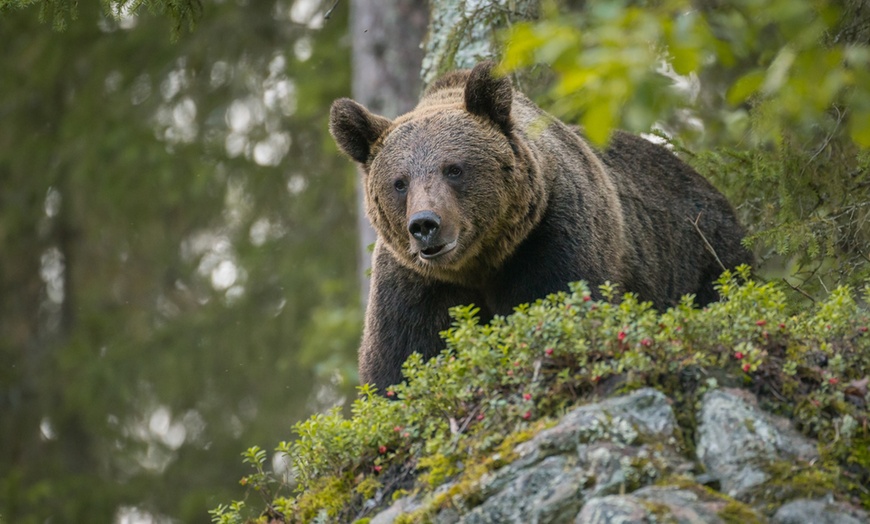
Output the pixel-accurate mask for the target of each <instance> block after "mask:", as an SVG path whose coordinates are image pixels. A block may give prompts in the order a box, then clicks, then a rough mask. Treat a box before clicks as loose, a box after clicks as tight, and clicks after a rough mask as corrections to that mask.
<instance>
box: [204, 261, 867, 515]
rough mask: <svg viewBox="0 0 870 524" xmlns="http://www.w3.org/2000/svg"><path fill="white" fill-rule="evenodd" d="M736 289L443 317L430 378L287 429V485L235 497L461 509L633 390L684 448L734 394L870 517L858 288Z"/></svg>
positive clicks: (551, 300)
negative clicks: (714, 396) (799, 303)
mask: <svg viewBox="0 0 870 524" xmlns="http://www.w3.org/2000/svg"><path fill="white" fill-rule="evenodd" d="M748 275H749V269H748V268H746V267H743V268H740V269H738V271H737V272H736V273H733V274H732V273H730V272H728V273H725V274H724V275H723V276H722V278H721V279H720V280H719V281H718V284H717V289H718V290H719V292H720V294H721V296H722V300H721V301H720V302H717V303H713V304H711V305H709V306H708V307H706V308H704V309H697V308H695V307H693V304H692V297H691V296H687V297H685V299H684V300H683V301H682V303H681V304H679V305H678V306H677V307H674V308H671V309H670V310H668V311H666V312H664V313H658V312H656V311H655V310H653V309H652V308H651V306H650V304H649V303H642V302H639V301H638V300H637V299H636V298H635V297H634V296H633V295H631V294H626V295H624V296H622V297H619V296H618V295H617V290H616V289H615V288H614V287H613V286H610V285H605V286H603V287H602V290H603V292H604V296H605V297H607V300H604V301H595V300H592V299H591V298H590V293H589V289H588V287H587V286H586V285H585V284H584V283H582V282H581V283H577V284H573V285H572V286H571V292H570V293H558V294H555V295H552V296H550V297H547V299H545V300H539V301H538V302H536V303H535V304H531V305H523V306H520V307H518V308H517V310H516V312H515V313H514V314H512V315H510V316H508V317H497V318H495V319H494V320H493V321H492V322H491V323H489V324H486V325H482V324H480V322H479V320H478V318H477V317H476V316H475V315H476V312H477V309H476V308H475V307H474V306H466V307H457V308H454V309H453V311H452V314H453V318H454V324H453V327H452V328H451V329H450V330H448V331H446V332H445V333H444V337H445V340H446V345H447V349H446V350H445V351H444V352H443V353H442V354H440V355H439V356H437V357H436V358H433V359H432V360H430V361H428V362H424V361H423V360H422V358H420V357H419V355H416V354H415V355H413V356H412V357H411V358H410V359H408V361H407V363H406V364H405V368H404V371H405V376H406V377H407V381H406V383H403V384H399V385H396V386H395V387H393V388H391V389H389V390H388V391H386V397H383V396H380V395H377V394H376V393H375V391H374V390H373V389H372V388H370V387H368V386H363V387H361V388H360V398H359V399H358V400H356V401H355V402H354V403H353V407H352V414H351V416H350V417H349V418H347V417H345V416H344V415H343V414H342V413H341V412H340V411H339V410H333V411H331V412H329V413H326V414H321V415H315V416H313V417H312V418H310V419H309V420H307V421H304V422H301V423H299V424H297V425H296V428H295V431H296V433H297V435H298V436H297V438H296V440H294V441H293V442H282V443H281V444H280V445H279V446H278V448H277V450H276V451H277V452H278V453H281V454H286V456H288V457H289V459H290V461H291V462H292V467H291V470H292V473H293V479H292V481H288V480H286V479H278V478H275V477H274V475H273V474H270V473H268V472H266V471H265V470H264V468H263V464H264V463H265V459H266V454H265V453H264V452H263V451H262V450H260V449H259V448H252V449H250V450H248V451H247V452H246V453H245V461H246V462H248V463H250V464H252V465H253V466H254V473H252V474H251V475H249V476H247V477H245V478H244V479H242V483H243V484H244V485H246V486H247V487H248V489H249V494H250V493H251V492H259V493H261V494H263V495H264V498H265V501H266V505H267V510H266V513H264V514H263V515H267V516H270V517H276V516H281V518H283V519H286V521H287V522H299V521H302V522H308V521H325V520H336V519H338V520H341V521H352V520H354V519H361V518H363V517H366V516H370V515H372V514H373V513H374V510H375V508H376V507H380V506H384V505H387V504H389V501H390V500H391V498H392V496H394V495H395V496H398V495H401V494H405V493H407V492H409V491H411V490H424V491H427V490H431V489H433V488H434V487H436V486H438V485H440V484H442V483H443V482H445V481H446V480H448V479H452V478H458V479H460V482H459V483H457V486H458V487H457V488H456V489H454V490H453V491H451V494H452V495H459V496H463V497H471V496H473V489H472V487H471V486H473V480H474V479H475V478H477V477H479V476H480V475H481V474H483V473H485V472H486V471H488V470H491V469H494V468H497V467H500V466H502V465H504V464H505V463H507V462H509V461H510V460H511V458H512V457H511V450H512V449H513V446H514V445H515V444H517V443H518V442H520V441H522V440H525V439H527V438H530V437H531V436H532V435H533V434H534V432H535V431H537V430H539V429H541V428H543V427H545V426H546V424H548V423H549V421H551V420H552V419H553V418H554V417H557V416H558V415H559V414H560V413H563V412H564V411H565V410H566V409H567V408H569V407H570V406H572V405H575V404H577V403H581V402H584V401H588V400H590V399H593V398H596V397H600V396H604V395H609V394H615V393H620V392H625V391H630V390H633V389H636V388H640V387H644V386H652V387H656V388H658V389H660V390H662V391H664V392H665V393H666V394H668V395H670V396H671V398H673V399H674V400H675V402H676V408H677V409H676V411H677V413H678V417H679V419H680V420H679V421H680V424H681V426H682V430H683V434H684V435H686V436H687V437H688V439H687V441H688V442H687V445H690V442H691V437H692V435H693V431H694V420H693V417H694V415H693V414H694V411H695V405H696V401H697V400H698V399H699V398H700V395H701V394H702V393H703V392H704V391H706V390H708V389H709V388H711V387H717V386H718V385H732V386H735V385H739V386H744V387H750V388H752V389H753V390H755V391H756V392H758V393H759V394H760V395H761V398H762V400H763V402H765V403H766V404H767V407H768V408H769V409H772V410H774V411H777V412H779V413H781V414H783V415H785V416H788V417H790V418H792V419H793V420H794V421H795V423H796V424H797V426H798V427H799V428H800V429H801V430H802V431H803V432H805V433H806V434H808V435H811V436H814V437H816V438H818V439H819V440H820V442H821V444H820V446H821V447H822V450H821V451H822V456H823V458H824V460H823V461H822V463H820V465H819V467H820V468H825V469H824V471H827V472H835V473H836V474H830V475H828V476H827V477H825V478H826V479H827V481H829V482H832V483H834V485H836V487H837V488H838V490H839V491H841V492H847V493H851V494H853V495H854V496H856V497H860V499H861V500H862V502H863V504H864V505H865V506H867V507H870V496H868V494H867V493H866V491H864V490H863V489H862V488H861V486H866V485H868V483H870V454H868V453H867V452H866V450H867V449H868V448H867V444H868V443H870V430H868V427H867V424H868V422H870V421H868V415H867V401H868V395H867V381H868V374H870V334H868V332H867V328H868V323H870V320H868V311H867V309H866V308H865V307H863V306H861V305H859V302H863V303H866V302H867V301H868V300H870V286H868V287H865V289H864V290H863V294H862V296H861V297H860V298H856V296H855V294H854V293H853V291H852V290H851V289H849V288H847V287H842V288H838V289H837V290H835V291H834V292H832V293H831V295H830V297H829V299H828V300H826V301H825V302H822V303H819V304H818V305H816V306H815V307H814V308H812V309H807V310H804V311H795V310H793V309H792V308H790V307H789V306H788V304H789V300H787V298H788V297H787V293H789V292H791V291H790V290H789V289H788V288H785V287H783V286H782V285H781V284H774V283H767V284H760V283H757V282H755V281H752V280H749V278H748ZM244 511H245V508H244V504H243V503H240V502H234V503H233V504H231V505H229V506H221V507H219V508H218V509H216V510H214V511H213V512H212V515H213V517H214V521H215V522H220V523H233V522H242V520H243V518H244V517H243V515H244ZM261 519H263V520H264V521H265V520H266V517H265V516H264V517H261ZM254 521H255V520H254Z"/></svg>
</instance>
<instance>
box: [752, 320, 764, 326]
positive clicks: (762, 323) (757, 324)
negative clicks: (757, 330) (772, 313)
mask: <svg viewBox="0 0 870 524" xmlns="http://www.w3.org/2000/svg"><path fill="white" fill-rule="evenodd" d="M765 324H767V321H766V320H759V321H757V322H755V325H756V326H763V325H765Z"/></svg>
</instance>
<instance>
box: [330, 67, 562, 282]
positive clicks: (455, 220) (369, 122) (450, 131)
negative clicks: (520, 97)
mask: <svg viewBox="0 0 870 524" xmlns="http://www.w3.org/2000/svg"><path fill="white" fill-rule="evenodd" d="M514 98H515V97H514V92H513V88H512V87H511V83H510V80H509V79H508V78H507V77H497V76H495V75H494V74H493V64H492V63H491V62H484V63H481V64H478V65H477V66H476V67H475V68H474V69H473V70H471V71H457V72H454V73H451V74H448V75H447V76H445V77H443V78H442V79H440V80H438V81H437V82H435V83H434V84H433V85H432V86H431V87H430V88H429V89H428V90H427V92H426V93H425V94H424V96H423V99H422V101H421V102H420V104H419V105H418V106H417V108H416V109H414V110H413V111H412V112H410V113H407V114H405V115H403V116H400V117H398V118H397V119H395V120H393V121H391V120H389V119H387V118H384V117H382V116H378V115H375V114H372V113H371V112H369V111H368V110H367V109H366V108H364V107H363V106H361V105H360V104H358V103H356V102H354V101H353V100H350V99H346V98H344V99H340V100H336V101H335V102H334V103H333V105H332V110H331V113H330V123H329V130H330V132H331V133H332V136H333V137H334V138H335V141H336V143H337V144H338V147H339V148H340V149H341V150H342V151H343V152H344V153H346V154H347V155H348V156H350V157H351V158H352V159H353V160H355V161H356V162H358V163H359V164H360V166H361V167H362V172H363V177H364V182H363V187H364V190H365V201H366V213H367V214H368V217H369V219H370V220H371V222H372V225H373V226H374V228H375V230H376V231H377V232H378V235H379V237H380V238H381V241H382V242H383V244H384V245H385V246H386V247H387V248H388V249H389V250H390V252H391V253H393V255H394V256H395V257H396V258H397V259H398V260H399V262H400V263H402V264H403V265H405V266H406V267H409V268H411V269H413V270H415V271H417V272H419V273H421V274H424V275H427V276H430V277H433V278H436V279H439V280H444V281H448V282H454V283H460V284H465V285H474V284H477V283H479V282H480V279H481V278H483V277H485V276H486V274H487V273H488V272H490V271H492V270H494V269H496V268H497V267H498V266H499V265H500V264H501V263H502V262H503V261H504V259H505V258H506V257H507V256H509V255H510V254H511V253H512V252H513V251H514V250H515V249H516V247H517V245H519V243H520V242H522V240H523V239H524V238H525V237H526V235H527V234H528V232H529V231H530V230H531V228H533V227H534V226H535V225H536V224H537V223H538V222H539V221H540V217H541V215H542V213H543V208H544V207H545V204H544V202H545V200H546V191H545V188H544V183H543V180H542V178H543V177H542V175H541V174H540V169H539V168H538V165H537V162H536V161H535V158H534V155H533V154H532V152H531V150H530V148H529V145H528V139H527V138H526V137H525V135H524V134H523V133H522V131H521V130H519V129H517V126H516V125H515V121H514V116H513V115H512V107H513V102H514Z"/></svg>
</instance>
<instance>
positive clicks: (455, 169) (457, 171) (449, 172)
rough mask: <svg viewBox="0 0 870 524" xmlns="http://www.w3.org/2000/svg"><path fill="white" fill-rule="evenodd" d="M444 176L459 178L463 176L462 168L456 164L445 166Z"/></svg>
mask: <svg viewBox="0 0 870 524" xmlns="http://www.w3.org/2000/svg"><path fill="white" fill-rule="evenodd" d="M444 176H446V177H447V178H459V177H461V176H462V168H461V167H460V166H457V165H456V164H453V165H449V166H447V167H445V168H444Z"/></svg>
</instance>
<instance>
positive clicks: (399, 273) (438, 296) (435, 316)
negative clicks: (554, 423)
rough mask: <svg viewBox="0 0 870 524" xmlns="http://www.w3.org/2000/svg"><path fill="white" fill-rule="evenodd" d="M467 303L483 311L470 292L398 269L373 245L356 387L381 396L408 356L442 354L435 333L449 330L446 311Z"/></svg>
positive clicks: (395, 381) (396, 380)
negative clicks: (366, 387)
mask: <svg viewBox="0 0 870 524" xmlns="http://www.w3.org/2000/svg"><path fill="white" fill-rule="evenodd" d="M467 304H476V305H478V306H482V301H481V300H480V297H479V295H478V294H477V293H475V292H473V291H472V290H470V289H467V288H463V287H461V286H458V285H455V284H449V283H445V282H439V281H437V280H433V279H430V278H426V277H424V276H422V275H420V274H418V273H416V272H414V271H412V270H410V269H408V268H406V267H404V266H402V265H400V264H399V263H398V262H397V261H396V260H395V258H394V257H393V256H392V254H390V252H389V251H387V250H386V249H385V248H383V247H382V246H380V242H378V244H377V245H376V246H375V252H374V255H373V258H372V285H371V296H370V297H369V304H368V307H367V309H366V320H365V331H364V333H363V340H362V344H361V346H360V350H359V379H360V383H362V384H372V385H374V386H376V387H377V388H378V391H379V392H380V393H381V394H384V392H385V391H386V389H387V387H388V386H391V385H393V384H398V383H399V382H401V381H402V364H403V363H404V362H405V360H406V359H407V358H408V356H409V355H410V354H411V353H412V352H415V351H416V352H417V353H420V354H421V355H423V357H424V358H426V359H429V358H432V357H433V356H435V355H437V354H438V353H439V352H440V351H441V350H442V349H444V341H443V340H442V339H441V337H440V336H439V333H440V332H441V331H444V330H445V329H447V328H449V327H450V315H449V313H448V310H449V308H451V307H453V306H460V305H467ZM482 313H483V312H482ZM483 316H484V320H486V319H487V318H486V315H483Z"/></svg>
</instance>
